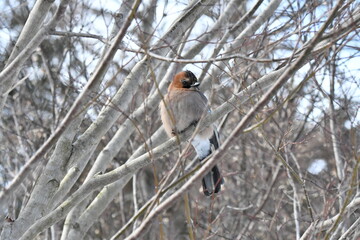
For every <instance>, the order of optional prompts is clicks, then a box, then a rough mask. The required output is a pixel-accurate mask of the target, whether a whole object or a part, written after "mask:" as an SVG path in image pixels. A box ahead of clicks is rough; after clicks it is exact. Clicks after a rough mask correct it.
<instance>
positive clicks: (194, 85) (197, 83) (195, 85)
mask: <svg viewBox="0 0 360 240" xmlns="http://www.w3.org/2000/svg"><path fill="white" fill-rule="evenodd" d="M199 85H200V83H199V82H196V83H194V84H191V85H190V86H191V87H198V86H199Z"/></svg>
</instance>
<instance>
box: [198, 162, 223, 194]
mask: <svg viewBox="0 0 360 240" xmlns="http://www.w3.org/2000/svg"><path fill="white" fill-rule="evenodd" d="M223 183H224V179H223V177H222V176H221V174H220V171H219V168H218V167H217V166H216V165H215V166H214V167H213V168H212V169H211V171H210V172H208V173H207V174H206V175H205V176H204V178H203V179H202V186H203V191H204V194H205V195H206V196H211V195H212V194H213V193H218V192H220V190H221V185H222V184H223Z"/></svg>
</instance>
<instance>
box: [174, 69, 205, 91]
mask: <svg viewBox="0 0 360 240" xmlns="http://www.w3.org/2000/svg"><path fill="white" fill-rule="evenodd" d="M199 85H200V83H199V82H198V80H197V78H196V77H195V75H194V74H193V73H192V72H190V71H184V72H179V73H178V74H176V75H175V77H174V79H173V81H172V83H171V84H170V86H169V90H170V89H174V88H187V89H189V88H194V89H196V88H197V87H198V86H199Z"/></svg>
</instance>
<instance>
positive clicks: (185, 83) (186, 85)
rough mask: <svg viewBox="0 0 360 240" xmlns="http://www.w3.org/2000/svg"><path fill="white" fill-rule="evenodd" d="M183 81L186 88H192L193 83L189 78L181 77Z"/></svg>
mask: <svg viewBox="0 0 360 240" xmlns="http://www.w3.org/2000/svg"><path fill="white" fill-rule="evenodd" d="M181 83H182V85H183V87H184V88H190V87H191V83H190V82H189V80H188V79H181Z"/></svg>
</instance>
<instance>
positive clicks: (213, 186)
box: [160, 71, 224, 196]
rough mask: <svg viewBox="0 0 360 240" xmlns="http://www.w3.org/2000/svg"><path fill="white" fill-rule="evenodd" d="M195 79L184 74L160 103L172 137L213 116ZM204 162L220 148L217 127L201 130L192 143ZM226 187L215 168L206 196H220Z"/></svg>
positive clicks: (205, 181) (208, 177) (205, 182)
mask: <svg viewBox="0 0 360 240" xmlns="http://www.w3.org/2000/svg"><path fill="white" fill-rule="evenodd" d="M199 85H200V83H199V82H198V80H197V78H196V77H195V75H194V74H193V73H192V72H190V71H184V72H180V73H178V74H176V75H175V77H174V79H173V81H172V82H171V84H170V86H169V88H168V93H167V94H166V95H165V96H164V100H163V101H161V103H160V115H161V120H162V122H163V125H164V129H165V131H166V133H167V135H168V136H169V137H173V136H175V135H176V134H180V133H183V132H185V131H186V130H187V129H188V128H189V127H190V126H195V125H196V124H197V123H198V122H199V120H200V119H201V118H202V117H203V115H206V114H208V113H209V112H210V108H209V106H208V100H207V98H206V97H205V95H204V94H203V93H202V92H200V91H199V89H198V86H199ZM191 145H192V146H193V147H194V149H195V151H196V153H197V157H198V159H199V160H200V161H202V160H203V159H205V158H206V157H207V156H209V155H210V154H211V153H212V151H213V150H214V149H217V148H218V147H219V141H218V134H217V132H216V130H215V129H214V127H213V126H210V127H207V128H205V129H203V130H201V131H200V132H199V133H197V134H196V135H195V137H194V138H193V139H192V140H191ZM223 183H224V180H223V177H222V176H221V174H220V171H219V168H218V167H217V166H216V165H215V166H214V167H213V168H212V169H211V171H210V172H209V173H207V174H206V175H205V176H204V178H203V179H202V186H203V191H204V194H205V195H206V196H210V195H212V194H213V193H218V192H219V191H220V189H221V185H222V184H223Z"/></svg>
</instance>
